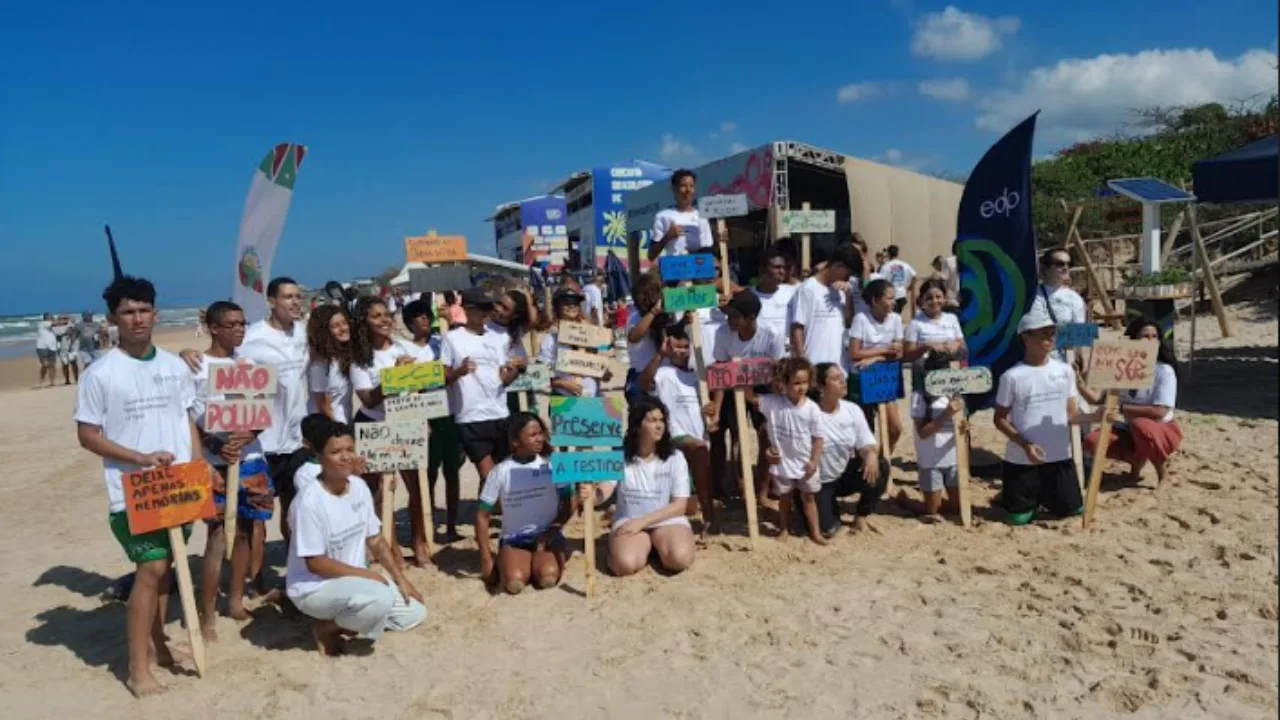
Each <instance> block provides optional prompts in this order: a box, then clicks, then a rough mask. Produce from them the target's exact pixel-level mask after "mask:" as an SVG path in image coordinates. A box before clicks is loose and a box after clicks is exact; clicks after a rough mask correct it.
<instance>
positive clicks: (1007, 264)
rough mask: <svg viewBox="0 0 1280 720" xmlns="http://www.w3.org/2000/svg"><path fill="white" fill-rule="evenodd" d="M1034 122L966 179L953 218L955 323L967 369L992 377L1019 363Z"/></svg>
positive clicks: (1026, 297)
mask: <svg viewBox="0 0 1280 720" xmlns="http://www.w3.org/2000/svg"><path fill="white" fill-rule="evenodd" d="M1035 128H1036V116H1035V115H1034V114H1033V115H1032V116H1031V117H1029V118H1027V119H1026V120H1023V121H1022V122H1021V123H1020V124H1019V125H1018V126H1017V127H1015V128H1014V129H1012V130H1010V131H1009V132H1008V134H1006V135H1005V136H1004V137H1002V138H1000V140H999V141H998V142H996V144H995V145H992V146H991V148H990V149H989V150H987V152H986V154H985V155H983V156H982V159H981V160H979V161H978V164H977V165H976V166H975V167H974V168H973V172H972V173H971V174H970V175H969V180H968V182H966V183H965V186H964V195H963V196H962V197H961V198H960V212H959V214H958V216H957V218H956V243H955V248H954V252H955V255H956V264H957V265H958V267H959V270H960V324H961V326H963V328H964V339H965V343H966V344H967V345H968V346H969V364H970V365H973V366H981V367H987V368H990V369H991V374H992V376H994V377H996V378H999V377H1000V374H1001V373H1003V372H1004V371H1005V370H1008V369H1009V368H1010V367H1012V366H1013V365H1014V364H1015V363H1017V362H1018V360H1020V359H1021V358H1022V345H1021V344H1020V343H1019V342H1018V338H1017V328H1018V321H1019V320H1021V319H1022V316H1023V315H1024V314H1025V313H1026V312H1027V310H1029V309H1030V308H1031V301H1032V299H1033V298H1034V296H1035V288H1036V239H1035V232H1034V229H1033V227H1032V225H1031V141H1032V139H1033V137H1034V136H1035ZM994 401H995V394H994V392H993V391H992V392H987V393H983V394H981V395H973V396H971V397H970V405H969V409H970V411H975V410H981V409H983V408H987V407H990V406H991V405H992V403H993V402H994Z"/></svg>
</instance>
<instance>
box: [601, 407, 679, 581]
mask: <svg viewBox="0 0 1280 720" xmlns="http://www.w3.org/2000/svg"><path fill="white" fill-rule="evenodd" d="M622 448H623V455H624V457H625V458H626V462H627V467H626V472H625V476H624V478H623V481H622V482H621V483H620V484H619V483H596V484H588V483H583V484H581V485H579V486H578V493H579V495H580V497H582V499H583V500H584V501H585V500H586V498H587V493H595V501H596V504H597V505H600V504H602V503H604V502H605V501H606V500H608V499H609V497H610V496H611V495H612V494H613V491H614V488H615V487H617V490H618V508H617V510H616V511H615V512H614V514H613V532H612V533H611V534H610V535H609V569H610V570H612V571H613V574H614V575H617V576H619V577H621V576H624V575H631V574H634V573H637V572H639V571H640V570H643V569H644V567H645V566H646V565H648V564H649V553H650V552H651V551H654V550H656V551H657V553H658V561H659V562H660V563H662V567H663V568H664V569H666V570H667V571H668V572H672V573H678V572H681V571H683V570H686V569H688V568H689V566H690V565H692V564H693V552H694V540H693V530H692V528H690V526H689V518H687V517H686V516H685V513H686V511H687V510H688V508H689V465H688V463H686V462H685V459H684V455H683V454H681V453H679V452H676V449H675V448H674V447H672V445H671V432H670V431H669V430H668V422H667V408H666V407H665V406H664V405H663V404H662V401H661V400H658V399H657V398H654V397H649V396H645V397H640V398H637V399H636V400H635V401H633V402H632V403H631V406H630V409H629V413H628V417H627V434H626V437H625V438H623V441H622Z"/></svg>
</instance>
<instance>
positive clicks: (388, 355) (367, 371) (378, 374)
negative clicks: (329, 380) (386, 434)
mask: <svg viewBox="0 0 1280 720" xmlns="http://www.w3.org/2000/svg"><path fill="white" fill-rule="evenodd" d="M409 344H410V343H407V342H405V341H403V340H399V339H396V340H392V341H391V344H390V345H388V346H387V347H386V348H383V349H382V350H374V351H373V365H371V366H368V367H365V366H363V365H352V366H351V389H352V390H355V391H356V392H360V391H361V390H372V389H374V388H379V387H382V369H383V368H389V367H395V366H396V360H399V359H400V358H402V357H407V358H412V357H413V356H414V353H413V352H412V351H411V350H410V349H409V348H408V347H406V346H407V345H409ZM383 404H384V403H378V404H377V405H371V406H369V407H365V406H364V405H363V404H362V405H361V407H360V412H362V413H364V414H365V415H367V416H369V417H370V418H373V419H374V420H377V421H378V422H381V421H383V420H385V419H386V418H387V411H386V410H385V409H383Z"/></svg>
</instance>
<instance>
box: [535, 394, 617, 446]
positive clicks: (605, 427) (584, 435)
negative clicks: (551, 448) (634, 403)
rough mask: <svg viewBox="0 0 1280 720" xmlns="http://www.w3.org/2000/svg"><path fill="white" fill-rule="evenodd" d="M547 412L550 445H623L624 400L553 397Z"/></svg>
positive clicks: (615, 397) (614, 398)
mask: <svg viewBox="0 0 1280 720" xmlns="http://www.w3.org/2000/svg"><path fill="white" fill-rule="evenodd" d="M550 410H551V444H552V445H555V446H564V445H586V446H598V447H621V446H622V421H623V415H624V414H625V413H626V400H624V399H623V398H621V397H618V396H617V395H613V396H609V397H597V398H587V397H567V396H563V395H556V396H553V397H551V398H550Z"/></svg>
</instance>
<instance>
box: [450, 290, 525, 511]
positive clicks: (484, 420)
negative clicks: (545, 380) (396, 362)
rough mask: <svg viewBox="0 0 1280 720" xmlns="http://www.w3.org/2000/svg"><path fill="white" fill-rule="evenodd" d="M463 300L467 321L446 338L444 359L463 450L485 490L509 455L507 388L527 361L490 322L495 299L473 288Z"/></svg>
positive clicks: (505, 333)
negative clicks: (493, 470)
mask: <svg viewBox="0 0 1280 720" xmlns="http://www.w3.org/2000/svg"><path fill="white" fill-rule="evenodd" d="M461 296H462V310H463V312H464V313H466V317H467V320H466V323H465V324H463V325H462V327H457V328H454V329H453V330H450V331H449V332H448V334H446V335H445V337H444V341H443V342H442V343H441V344H440V361H441V362H443V363H444V367H445V373H444V377H445V385H446V387H448V389H449V407H450V408H452V409H454V410H455V411H456V413H457V414H456V415H455V416H454V421H455V422H456V423H457V426H458V438H459V440H461V442H462V450H463V452H465V453H466V455H467V459H468V460H470V461H471V462H472V464H474V465H475V466H476V472H477V473H479V475H480V483H481V485H482V486H483V484H484V481H485V478H487V477H488V476H489V471H490V470H491V469H493V466H494V464H496V463H497V462H499V461H501V460H502V459H503V458H505V457H506V456H507V452H508V449H509V446H508V443H507V427H506V423H507V418H508V417H509V416H510V414H511V411H510V410H509V409H508V407H507V386H508V385H510V384H511V382H512V381H514V380H515V379H516V376H517V375H519V374H520V372H521V371H522V370H523V369H524V366H525V359H526V358H525V353H524V349H523V348H521V347H520V346H519V345H514V344H512V342H511V336H510V335H509V334H508V333H507V332H505V331H503V330H502V329H500V328H498V327H496V326H494V325H493V324H492V323H490V322H489V316H490V315H491V314H492V313H493V306H494V300H493V297H492V296H490V295H489V293H488V292H486V291H485V290H484V289H483V288H475V287H472V288H467V289H466V290H463V291H462V293H461Z"/></svg>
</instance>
